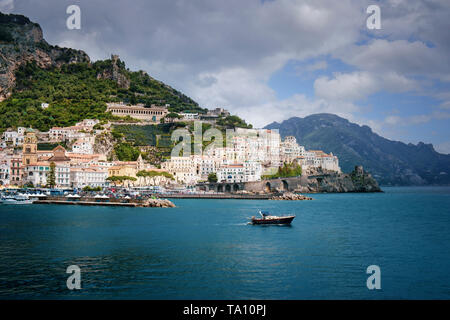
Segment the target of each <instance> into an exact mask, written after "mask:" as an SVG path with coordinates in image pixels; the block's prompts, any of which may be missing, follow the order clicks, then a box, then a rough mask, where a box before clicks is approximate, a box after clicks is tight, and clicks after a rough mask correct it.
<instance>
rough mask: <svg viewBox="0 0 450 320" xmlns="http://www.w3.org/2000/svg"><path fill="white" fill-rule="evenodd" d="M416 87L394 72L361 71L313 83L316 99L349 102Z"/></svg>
mask: <svg viewBox="0 0 450 320" xmlns="http://www.w3.org/2000/svg"><path fill="white" fill-rule="evenodd" d="M417 87H418V85H417V84H416V82H415V81H414V80H411V79H408V78H406V77H403V76H401V75H399V74H397V73H394V72H386V73H381V74H378V73H370V72H361V71H356V72H352V73H335V74H334V78H328V77H319V78H318V79H316V81H315V82H314V90H315V94H316V96H317V97H319V98H324V99H327V100H331V101H350V102H356V101H360V100H363V99H366V98H368V97H369V96H370V95H371V94H374V93H376V92H378V91H381V90H385V91H388V92H406V91H410V90H413V89H415V88H417Z"/></svg>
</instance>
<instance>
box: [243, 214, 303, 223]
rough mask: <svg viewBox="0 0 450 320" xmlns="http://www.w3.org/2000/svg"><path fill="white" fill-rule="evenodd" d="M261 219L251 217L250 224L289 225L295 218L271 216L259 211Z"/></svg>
mask: <svg viewBox="0 0 450 320" xmlns="http://www.w3.org/2000/svg"><path fill="white" fill-rule="evenodd" d="M259 214H260V215H261V218H256V217H255V216H253V217H251V224H280V225H289V224H291V222H292V220H294V218H295V216H272V215H270V214H269V213H268V212H266V211H259Z"/></svg>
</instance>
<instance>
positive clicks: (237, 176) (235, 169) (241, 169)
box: [217, 161, 262, 183]
mask: <svg viewBox="0 0 450 320" xmlns="http://www.w3.org/2000/svg"><path fill="white" fill-rule="evenodd" d="M261 172H262V166H261V163H260V162H257V161H245V162H244V163H231V164H224V165H222V166H221V167H220V168H219V169H218V170H217V180H218V181H219V182H229V183H234V182H250V181H260V180H261Z"/></svg>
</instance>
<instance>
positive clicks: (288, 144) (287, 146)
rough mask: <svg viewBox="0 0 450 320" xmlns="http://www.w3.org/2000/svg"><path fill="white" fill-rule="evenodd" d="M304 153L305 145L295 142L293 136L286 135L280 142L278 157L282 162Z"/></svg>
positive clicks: (292, 159) (290, 160) (291, 160)
mask: <svg viewBox="0 0 450 320" xmlns="http://www.w3.org/2000/svg"><path fill="white" fill-rule="evenodd" d="M304 155H305V147H304V146H300V145H298V143H297V139H296V138H295V137H293V136H287V137H286V138H284V141H283V142H281V144H280V158H281V161H282V162H288V163H291V162H293V161H294V160H295V159H297V158H298V157H300V156H304Z"/></svg>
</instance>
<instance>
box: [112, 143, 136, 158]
mask: <svg viewBox="0 0 450 320" xmlns="http://www.w3.org/2000/svg"><path fill="white" fill-rule="evenodd" d="M114 153H115V154H116V156H117V158H118V159H119V160H120V161H136V160H137V158H138V157H139V154H140V151H139V149H138V148H135V147H133V146H132V145H130V144H128V143H118V144H116V145H115V147H114Z"/></svg>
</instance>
